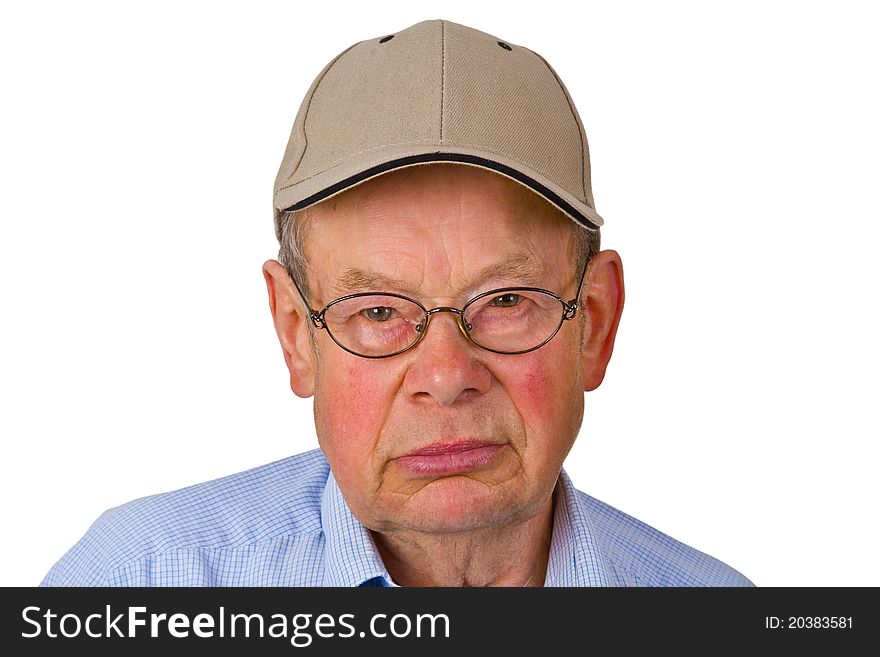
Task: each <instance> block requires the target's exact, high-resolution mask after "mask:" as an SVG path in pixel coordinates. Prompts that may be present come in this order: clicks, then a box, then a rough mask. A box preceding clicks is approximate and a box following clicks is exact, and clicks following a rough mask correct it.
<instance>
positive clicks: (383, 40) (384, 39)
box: [379, 34, 394, 43]
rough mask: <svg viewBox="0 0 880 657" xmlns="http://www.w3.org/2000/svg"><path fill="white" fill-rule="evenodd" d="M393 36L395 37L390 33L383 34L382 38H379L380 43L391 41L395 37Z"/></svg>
mask: <svg viewBox="0 0 880 657" xmlns="http://www.w3.org/2000/svg"><path fill="white" fill-rule="evenodd" d="M393 38H394V35H393V34H389V35H388V36H383V37H382V38H381V39H379V43H385V42H386V41H391V39H393Z"/></svg>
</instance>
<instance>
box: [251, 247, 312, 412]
mask: <svg viewBox="0 0 880 657" xmlns="http://www.w3.org/2000/svg"><path fill="white" fill-rule="evenodd" d="M263 277H264V278H265V279H266V289H267V290H268V292H269V310H271V311H272V321H273V322H274V323H275V332H276V333H277V334H278V340H279V341H280V342H281V350H282V351H283V352H284V362H285V363H287V369H288V371H289V372H290V389H291V390H293V392H294V394H295V395H297V396H298V397H311V396H312V395H313V394H314V392H315V353H314V351H312V344H311V337H310V336H309V331H310V330H311V328H310V327H309V321H310V320H309V318H308V315H307V313H306V309H305V305H304V304H303V302H302V299H300V297H299V295H298V294H297V293H296V289H295V288H294V287H293V282H292V281H291V280H290V276H289V275H288V274H287V270H286V269H284V267H283V266H282V265H281V263H280V262H278V261H277V260H267V261H266V262H264V263H263Z"/></svg>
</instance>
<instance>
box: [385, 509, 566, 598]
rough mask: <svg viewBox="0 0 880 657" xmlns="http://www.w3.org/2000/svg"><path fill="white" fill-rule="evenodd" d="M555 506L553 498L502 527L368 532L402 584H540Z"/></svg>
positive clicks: (396, 579) (398, 582)
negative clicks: (440, 531) (447, 531)
mask: <svg viewBox="0 0 880 657" xmlns="http://www.w3.org/2000/svg"><path fill="white" fill-rule="evenodd" d="M553 509H554V504H553V499H552V498H551V499H550V500H548V503H547V504H546V505H545V507H544V508H543V510H542V511H541V512H539V513H538V514H537V515H535V516H533V517H531V518H528V519H526V520H524V521H522V522H520V523H516V524H511V525H507V526H505V527H503V528H496V527H493V528H485V529H479V530H475V531H471V532H461V533H455V534H426V533H422V532H413V531H406V530H400V531H395V532H389V533H381V534H380V533H378V532H372V534H373V538H374V540H375V541H376V546H377V548H378V549H379V554H380V555H381V556H382V560H383V561H384V563H385V567H386V568H387V569H388V573H389V574H390V575H391V577H392V579H393V580H394V581H395V582H396V583H397V584H399V585H401V586H543V585H544V578H545V577H546V574H547V562H548V558H549V554H550V540H551V538H552V534H553Z"/></svg>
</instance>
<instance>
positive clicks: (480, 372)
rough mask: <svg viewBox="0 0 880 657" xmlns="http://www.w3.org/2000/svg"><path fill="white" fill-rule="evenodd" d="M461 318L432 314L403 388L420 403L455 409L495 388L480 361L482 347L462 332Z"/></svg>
mask: <svg viewBox="0 0 880 657" xmlns="http://www.w3.org/2000/svg"><path fill="white" fill-rule="evenodd" d="M458 318H459V316H458V315H456V314H455V313H451V312H438V313H434V314H432V315H431V318H430V321H429V323H428V326H427V331H426V333H425V336H424V337H423V338H422V340H421V342H420V343H419V344H418V345H416V347H415V348H414V349H413V350H412V352H411V354H410V358H411V359H412V361H411V364H410V366H409V368H408V370H407V373H406V378H405V379H404V385H403V388H404V391H405V392H406V393H407V394H408V395H410V396H412V397H414V398H415V399H416V400H418V401H428V400H433V401H434V402H435V403H437V404H440V405H442V406H451V405H452V404H454V403H455V402H456V401H461V400H464V399H467V398H470V397H475V396H478V395H481V394H483V393H484V392H486V391H487V390H489V388H490V387H491V385H492V375H491V374H490V373H489V371H488V370H487V369H486V367H485V366H484V365H483V364H482V363H481V362H480V361H479V359H478V358H477V355H478V354H477V350H478V349H479V347H477V346H476V345H474V344H473V343H472V342H471V341H470V340H469V339H468V338H467V336H465V335H464V334H463V333H462V331H461V330H460V328H459V325H458Z"/></svg>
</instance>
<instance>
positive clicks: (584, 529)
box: [544, 470, 608, 586]
mask: <svg viewBox="0 0 880 657" xmlns="http://www.w3.org/2000/svg"><path fill="white" fill-rule="evenodd" d="M554 495H555V498H556V499H555V501H556V509H555V511H554V512H553V537H552V538H551V539H550V557H549V559H548V561H547V577H546V578H545V579H544V586H608V570H607V567H606V565H605V560H604V558H603V556H602V551H601V550H600V549H599V544H598V541H597V540H596V532H595V530H594V529H593V524H592V523H591V522H590V517H589V514H588V512H587V508H586V505H584V504H583V502H582V501H581V496H580V493H579V492H578V491H577V489H576V488H575V487H574V484H573V483H572V481H571V479H569V477H568V474H567V473H566V472H565V470H563V471H562V472H560V473H559V480H558V481H557V482H556V490H555V492H554Z"/></svg>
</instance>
